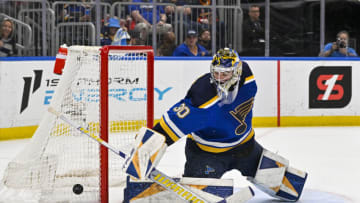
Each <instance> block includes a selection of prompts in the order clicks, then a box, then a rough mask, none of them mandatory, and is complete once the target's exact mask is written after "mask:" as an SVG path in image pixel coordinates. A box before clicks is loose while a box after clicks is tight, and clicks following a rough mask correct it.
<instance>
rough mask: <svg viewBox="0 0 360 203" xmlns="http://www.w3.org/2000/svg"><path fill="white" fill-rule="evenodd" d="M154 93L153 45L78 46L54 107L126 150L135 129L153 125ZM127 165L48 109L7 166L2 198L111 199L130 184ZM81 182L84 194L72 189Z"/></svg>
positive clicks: (71, 49) (70, 52) (71, 53)
mask: <svg viewBox="0 0 360 203" xmlns="http://www.w3.org/2000/svg"><path fill="white" fill-rule="evenodd" d="M153 90H154V88H153V52H152V49H151V47H141V46H136V47H132V46H126V47H125V46H124V47H120V46H105V47H102V48H101V47H85V46H72V47H69V49H68V56H67V59H66V64H65V68H64V73H63V76H62V78H61V80H60V83H59V86H58V88H57V89H56V91H55V96H54V98H53V99H52V101H51V106H52V107H53V108H55V109H56V110H57V111H60V112H62V113H63V114H65V116H67V117H68V118H70V119H71V120H73V121H75V122H76V123H78V124H80V125H82V126H83V127H85V128H87V129H88V130H89V131H90V133H94V134H97V135H100V136H101V138H102V139H104V140H107V141H108V142H109V143H110V144H111V145H113V146H116V147H118V148H119V149H122V150H123V151H124V152H125V153H128V150H130V145H131V143H132V141H133V139H134V136H135V134H136V132H137V130H138V129H139V128H140V127H141V126H148V127H152V125H153ZM122 163H123V160H122V159H121V158H120V157H119V156H117V155H115V154H113V153H108V150H107V149H105V148H103V147H100V145H99V144H98V143H96V142H94V141H93V140H91V139H89V138H88V137H87V136H85V135H82V134H81V133H80V132H79V131H77V130H76V129H73V128H71V127H70V126H69V125H67V124H66V123H64V122H63V121H62V120H60V119H58V118H56V117H55V116H54V115H52V114H50V113H48V112H46V113H45V115H44V117H43V119H42V121H41V123H40V125H39V127H38V129H37V131H36V132H35V134H34V136H33V137H32V139H31V140H30V143H29V144H28V145H27V146H26V147H25V148H24V149H23V150H22V151H21V152H20V153H19V154H18V155H17V156H16V157H15V159H14V160H12V161H11V162H10V163H9V164H8V167H7V168H6V170H5V174H4V177H3V179H2V183H3V185H4V188H5V189H3V190H2V193H0V195H1V196H2V197H3V198H4V197H5V196H7V198H9V196H10V199H8V200H6V201H8V202H11V201H21V200H26V201H29V200H31V201H34V202H107V201H108V187H112V186H121V185H122V184H123V183H124V181H125V179H126V175H125V174H124V173H122V172H121V166H122ZM75 184H81V185H82V186H83V192H82V193H81V194H75V193H74V192H73V186H74V185H75ZM6 194H7V195H6ZM9 194H10V195H9ZM11 198H13V199H11ZM0 200H1V198H0Z"/></svg>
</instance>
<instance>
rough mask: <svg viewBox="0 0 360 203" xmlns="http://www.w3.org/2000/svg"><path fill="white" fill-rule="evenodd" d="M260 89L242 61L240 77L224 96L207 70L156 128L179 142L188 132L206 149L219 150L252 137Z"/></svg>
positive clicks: (225, 149) (230, 147) (172, 140)
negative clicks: (253, 120) (256, 99)
mask: <svg viewBox="0 0 360 203" xmlns="http://www.w3.org/2000/svg"><path fill="white" fill-rule="evenodd" d="M256 91H257V86H256V83H255V79H254V76H253V74H252V72H251V70H250V68H249V66H248V64H247V63H245V62H242V74H241V78H240V81H239V82H238V83H237V84H236V85H235V86H233V87H231V89H230V91H229V95H228V96H227V97H226V98H225V99H220V98H219V96H218V95H217V90H216V85H215V84H214V83H212V82H211V75H210V73H207V74H205V75H203V76H201V77H200V78H199V79H197V80H196V81H195V82H194V83H193V84H192V86H191V88H190V89H189V91H188V93H187V95H186V97H185V98H184V99H182V100H181V101H179V102H178V103H176V104H175V105H174V106H172V107H171V108H170V109H169V110H168V111H167V112H166V113H165V114H164V115H163V116H162V118H161V120H160V123H159V124H157V126H155V127H154V130H157V131H160V132H161V133H163V134H165V136H166V139H167V143H168V144H169V141H168V140H169V139H170V140H171V143H172V142H176V141H177V140H179V139H180V138H181V137H184V136H188V137H189V138H191V139H193V140H194V141H195V142H196V144H197V145H198V146H199V147H200V148H201V149H202V150H204V151H208V152H213V153H220V152H225V151H228V150H230V149H232V148H234V147H236V146H240V145H241V144H243V143H245V142H247V141H249V140H250V139H252V138H253V136H254V130H253V128H252V109H253V105H254V97H255V94H256Z"/></svg>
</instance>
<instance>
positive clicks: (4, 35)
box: [0, 18, 17, 57]
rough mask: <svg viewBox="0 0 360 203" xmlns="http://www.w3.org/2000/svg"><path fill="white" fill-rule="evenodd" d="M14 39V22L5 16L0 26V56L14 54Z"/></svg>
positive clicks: (15, 52)
mask: <svg viewBox="0 0 360 203" xmlns="http://www.w3.org/2000/svg"><path fill="white" fill-rule="evenodd" d="M16 54H17V49H16V41H15V39H14V23H13V22H12V21H11V20H10V19H7V18H5V19H4V20H3V21H2V22H1V27H0V57H6V56H16Z"/></svg>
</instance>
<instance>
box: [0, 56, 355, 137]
mask: <svg viewBox="0 0 360 203" xmlns="http://www.w3.org/2000/svg"><path fill="white" fill-rule="evenodd" d="M210 60H211V58H209V57H201V58H193V57H187V58H183V57H157V58H155V78H154V79H155V89H154V101H155V119H159V118H160V117H161V115H162V113H163V112H164V111H166V110H167V109H168V108H169V107H170V106H171V105H172V104H174V103H175V102H177V101H178V100H180V99H181V98H183V97H184V96H185V94H186V91H187V89H188V88H189V87H190V85H191V84H192V82H193V81H194V80H196V78H198V77H199V76H201V75H202V74H205V73H207V72H209V64H210ZM243 60H244V61H245V62H247V63H248V64H249V65H250V67H251V69H252V70H253V73H254V75H255V79H256V82H257V85H258V93H257V96H256V98H255V105H254V126H255V127H259V126H267V127H273V126H324V125H326V126H339V125H360V116H359V112H360V91H359V90H358V88H359V87H360V84H359V83H360V81H359V80H358V79H357V78H360V60H358V59H356V58H354V59H334V58H326V59H325V58H263V57H248V58H243ZM53 65H54V58H53V57H16V58H15V57H13V58H3V59H0V95H1V100H0V113H1V117H0V139H12V138H20V137H30V136H31V135H32V133H33V132H34V131H35V129H36V127H37V125H38V123H39V122H40V119H41V117H42V115H43V113H44V111H45V110H46V107H47V106H48V105H49V104H50V102H51V99H52V96H53V95H54V92H55V90H56V87H57V85H58V83H59V81H60V79H61V76H59V75H55V74H53V73H52V71H53ZM132 91H136V90H131V89H127V90H125V91H123V92H124V94H123V95H121V97H120V98H119V97H117V98H112V99H118V102H133V103H135V105H136V102H137V101H139V100H142V99H144V98H145V97H146V95H145V94H137V96H136V97H137V98H134V94H133V93H132Z"/></svg>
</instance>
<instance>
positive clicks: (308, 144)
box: [0, 127, 360, 203]
mask: <svg viewBox="0 0 360 203" xmlns="http://www.w3.org/2000/svg"><path fill="white" fill-rule="evenodd" d="M255 134H256V139H257V140H258V142H259V143H260V144H261V145H262V146H263V147H265V148H267V149H269V150H271V151H273V152H277V153H279V154H280V155H282V156H284V157H286V158H287V159H289V161H290V165H291V166H293V167H295V168H298V169H302V170H305V171H307V172H308V173H309V175H308V180H307V182H306V184H305V189H304V191H303V195H302V198H301V199H300V201H298V202H300V203H310V202H311V203H315V202H317V203H318V202H321V203H335V202H336V203H350V202H360V192H359V188H360V186H359V183H360V173H359V172H358V171H359V167H360V147H359V145H360V127H288V128H285V127H282V128H255ZM184 141H185V140H180V141H179V142H177V143H176V144H174V145H173V146H171V147H169V148H168V150H167V152H166V154H165V155H164V157H163V159H162V160H161V162H160V164H159V167H158V169H159V170H161V171H163V172H165V173H167V174H168V175H170V176H177V177H178V176H181V174H182V171H183V165H184V162H185V155H184V144H185V142H184ZM27 142H28V140H27V139H24V140H13V141H2V142H0V178H2V174H3V172H4V169H5V167H6V165H7V163H8V162H9V161H10V160H11V159H12V158H13V157H14V156H15V155H16V153H18V152H19V151H20V150H21V149H22V148H23V147H24V145H25V144H26V143H27ZM223 178H233V179H234V180H235V187H236V188H239V187H244V186H246V185H250V186H252V185H251V184H250V183H248V182H247V181H246V180H245V178H244V177H242V176H241V174H240V173H239V172H238V171H235V170H233V171H230V172H228V173H226V174H225V175H224V177H223ZM252 188H253V189H254V190H255V197H254V198H253V199H252V200H251V201H249V202H250V203H264V202H278V201H277V200H275V199H272V198H271V197H269V196H267V195H266V194H265V193H263V192H261V191H259V190H257V189H256V188H254V187H252ZM110 195H111V196H110V201H111V202H112V203H117V202H119V203H120V202H121V198H122V189H121V188H115V189H112V190H110Z"/></svg>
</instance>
